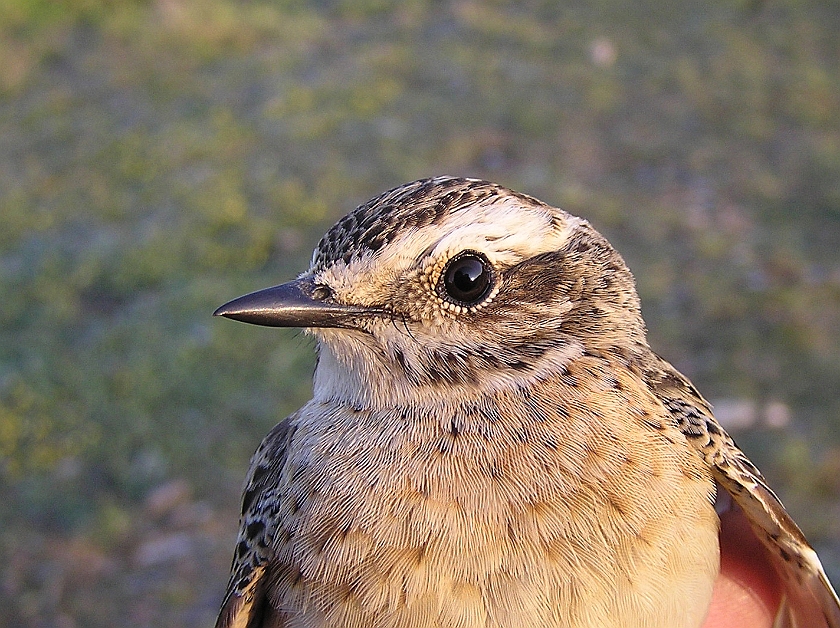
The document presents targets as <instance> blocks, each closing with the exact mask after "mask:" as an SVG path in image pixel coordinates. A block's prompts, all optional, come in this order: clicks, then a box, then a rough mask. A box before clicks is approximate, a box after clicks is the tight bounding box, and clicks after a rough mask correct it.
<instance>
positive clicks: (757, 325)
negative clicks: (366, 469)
mask: <svg viewBox="0 0 840 628" xmlns="http://www.w3.org/2000/svg"><path fill="white" fill-rule="evenodd" d="M838 32H840V3H838V2H837V1H836V0H803V1H798V0H778V1H773V0H768V1H766V2H765V1H762V0H744V1H740V2H739V1H737V0H733V1H725V0H706V1H701V0H693V1H689V0H676V1H675V2H670V3H661V2H654V1H652V0H642V1H633V2H630V1H626V2H622V1H617V2H606V1H603V0H602V1H595V2H570V3H565V4H563V5H562V6H561V3H556V2H548V1H546V2H537V1H525V2H483V3H482V2H475V1H470V0H464V1H458V2H432V1H421V0H409V1H407V2H389V1H387V0H368V1H361V2H357V1H350V0H336V1H331V0H320V1H312V2H306V1H304V0H299V1H295V0H290V1H286V2H267V1H259V0H252V1H240V2H234V1H232V0H193V1H190V0H157V1H154V0H147V1H134V2H130V1H116V0H114V1H109V0H72V1H65V2H54V1H52V0H32V1H30V2H25V1H22V0H18V1H15V0H0V491H2V494H0V522H2V523H0V625H2V626H24V627H57V628H73V627H77V626H78V627H87V626H91V627H99V626H103V627H104V626H112V625H121V626H129V627H135V626H162V627H169V626H171V627H175V626H185V627H193V626H195V627H198V626H208V625H212V622H213V620H214V618H215V613H216V610H217V607H218V604H219V601H220V598H221V595H222V592H223V588H224V585H225V582H226V579H227V570H228V565H229V559H230V555H231V552H232V548H233V540H234V535H235V532H236V525H237V521H236V517H237V502H238V497H239V490H240V486H241V482H242V479H243V477H244V473H245V469H246V465H247V461H248V458H249V456H250V454H251V453H252V451H253V450H254V448H255V447H256V445H257V443H258V442H259V440H260V439H261V437H262V436H263V435H264V434H265V433H266V432H267V431H268V429H269V428H270V427H271V426H272V425H273V424H274V423H275V422H277V421H278V420H279V419H281V418H282V417H283V416H285V415H286V414H287V413H288V412H290V411H291V410H293V409H295V408H296V407H297V406H298V405H299V404H300V403H301V402H303V401H304V400H306V399H307V398H308V396H309V392H310V383H309V378H310V375H311V370H312V367H313V350H312V349H313V347H312V343H311V341H310V340H308V339H306V338H304V337H303V336H301V335H300V334H295V333H293V332H290V331H279V330H272V329H264V328H257V327H251V326H246V325H241V324H234V323H231V322H230V321H224V320H214V319H212V318H211V317H210V313H211V312H212V311H213V309H214V308H215V307H216V306H218V305H220V304H221V303H222V302H224V301H226V300H228V299H230V298H232V297H235V296H238V295H240V294H242V293H244V292H246V291H249V290H253V289H257V288H261V287H265V286H268V285H272V284H274V283H278V282H280V281H283V280H286V279H288V278H291V277H293V276H294V275H295V274H297V273H298V272H300V271H301V270H303V269H304V268H305V267H306V265H307V261H308V258H309V255H310V252H311V249H312V248H313V247H314V245H315V243H316V242H317V239H318V237H319V236H320V235H321V233H322V232H323V231H324V230H325V229H326V228H327V227H328V226H329V225H330V224H332V223H333V222H334V221H335V220H336V219H337V218H338V217H339V216H341V215H342V214H344V213H346V212H347V211H349V210H350V209H352V208H353V207H354V206H356V205H357V204H358V203H360V202H363V201H365V200H367V199H368V198H369V197H371V196H373V195H374V194H377V193H379V192H382V191H384V190H385V189H388V188H390V187H393V186H395V185H399V184H401V183H404V182H407V181H409V180H413V179H416V178H419V177H423V176H430V175H435V174H444V173H447V174H457V175H469V176H479V177H484V178H489V179H493V180H496V181H499V182H501V183H503V184H506V185H508V186H510V187H513V188H514V189H517V190H519V191H522V192H526V193H529V194H532V195H534V196H537V197H538V198H540V199H542V200H545V201H547V202H549V203H552V204H555V205H559V206H561V207H563V208H565V209H567V210H568V211H571V212H573V213H576V214H579V215H583V216H585V217H587V218H588V219H590V220H591V221H592V222H593V223H594V224H595V226H596V227H597V228H599V229H600V230H601V231H603V232H604V233H605V234H607V235H608V237H610V239H611V240H612V241H613V243H614V244H615V245H616V246H617V248H618V249H619V250H620V251H621V252H622V253H623V254H624V255H625V257H626V258H627V260H628V262H629V263H630V265H631V267H632V268H633V270H634V272H635V274H636V276H637V278H638V282H639V289H640V292H641V295H642V300H643V303H644V311H645V315H646V319H647V322H648V325H649V327H650V330H651V332H650V336H651V344H652V345H653V346H654V348H655V349H656V350H657V351H658V352H660V353H662V354H663V355H664V356H666V357H667V358H669V359H670V360H671V361H672V362H674V363H675V364H676V365H677V367H678V368H680V369H681V370H683V371H684V372H685V373H686V374H688V375H689V376H690V377H691V378H692V379H693V380H694V381H695V383H696V384H697V385H698V386H699V387H700V389H701V390H702V391H703V392H704V394H705V395H706V396H707V397H709V398H710V399H711V400H712V401H713V402H715V403H716V405H717V407H718V410H719V414H720V417H721V419H722V420H724V421H725V422H726V423H727V424H728V425H729V426H730V428H731V430H732V431H733V433H734V434H735V436H736V438H737V439H738V441H739V442H740V443H741V444H742V445H743V446H744V448H745V449H746V450H747V452H748V453H749V455H750V456H751V457H752V458H753V459H754V460H755V461H756V462H757V463H758V464H759V465H760V466H761V467H762V468H763V469H764V470H765V471H766V474H767V475H768V477H769V478H770V480H771V483H772V485H773V486H774V487H776V488H777V489H778V491H779V493H780V495H781V496H782V498H783V500H784V501H785V503H786V504H787V505H788V507H789V509H790V510H791V511H792V512H793V514H794V516H795V518H796V519H797V520H798V521H799V522H800V523H801V525H802V526H803V528H804V529H805V531H806V533H807V534H808V535H809V537H810V538H811V539H812V540H813V542H814V544H815V545H816V546H817V548H818V550H819V552H820V553H821V555H822V556H823V559H824V562H825V563H826V566H827V568H828V570H829V573H830V575H831V576H832V578H833V579H834V581H835V582H838V581H840V419H838V416H840V412H839V411H840V252H838V249H840V61H838V60H840V38H838V36H837V33H838Z"/></svg>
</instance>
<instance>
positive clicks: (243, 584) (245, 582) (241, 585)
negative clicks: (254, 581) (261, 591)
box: [236, 566, 251, 591]
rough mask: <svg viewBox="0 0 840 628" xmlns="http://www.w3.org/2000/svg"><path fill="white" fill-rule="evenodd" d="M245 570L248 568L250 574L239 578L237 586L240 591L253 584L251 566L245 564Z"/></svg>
mask: <svg viewBox="0 0 840 628" xmlns="http://www.w3.org/2000/svg"><path fill="white" fill-rule="evenodd" d="M243 570H247V572H248V575H246V576H245V577H244V578H240V579H239V580H237V582H236V588H237V589H238V590H240V591H244V590H245V589H247V588H248V585H249V584H251V567H250V566H245V567H243Z"/></svg>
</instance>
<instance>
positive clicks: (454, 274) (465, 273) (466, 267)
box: [438, 251, 493, 306]
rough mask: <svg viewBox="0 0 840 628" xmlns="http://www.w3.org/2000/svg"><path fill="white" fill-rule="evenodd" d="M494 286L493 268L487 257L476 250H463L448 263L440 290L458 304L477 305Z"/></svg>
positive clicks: (448, 298) (444, 295) (449, 299)
mask: <svg viewBox="0 0 840 628" xmlns="http://www.w3.org/2000/svg"><path fill="white" fill-rule="evenodd" d="M492 287H493V268H492V266H491V265H490V262H489V261H487V258H486V257H484V256H483V255H482V254H481V253H476V252H475V251H463V252H462V253H459V254H458V255H456V256H455V257H453V258H452V259H451V260H449V263H447V265H446V268H445V269H444V271H443V274H442V275H441V281H440V284H439V287H438V290H439V291H440V292H441V293H442V294H441V296H442V297H444V298H445V299H447V300H448V301H451V302H453V303H455V304H456V305H463V306H470V305H475V304H477V303H478V302H480V301H481V300H482V299H484V298H485V297H486V296H487V294H488V293H489V292H490V289H491V288H492Z"/></svg>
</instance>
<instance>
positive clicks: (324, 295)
mask: <svg viewBox="0 0 840 628" xmlns="http://www.w3.org/2000/svg"><path fill="white" fill-rule="evenodd" d="M332 295H333V291H332V290H331V289H330V288H329V287H328V286H323V285H316V286H315V288H313V290H312V298H313V299H316V300H318V301H326V300H327V299H329V298H330V297H332Z"/></svg>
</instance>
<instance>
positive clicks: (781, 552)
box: [779, 547, 790, 563]
mask: <svg viewBox="0 0 840 628" xmlns="http://www.w3.org/2000/svg"><path fill="white" fill-rule="evenodd" d="M779 556H781V557H782V560H783V561H785V562H786V563H789V562H790V554H788V553H787V552H786V551H785V549H784V548H782V547H780V548H779Z"/></svg>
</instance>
